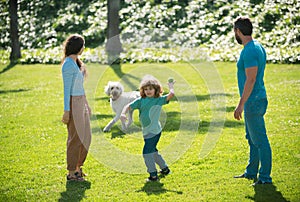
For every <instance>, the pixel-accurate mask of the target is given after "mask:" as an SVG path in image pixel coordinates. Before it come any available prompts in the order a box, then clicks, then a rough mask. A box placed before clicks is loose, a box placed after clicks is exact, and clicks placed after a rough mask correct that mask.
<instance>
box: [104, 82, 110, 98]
mask: <svg viewBox="0 0 300 202" xmlns="http://www.w3.org/2000/svg"><path fill="white" fill-rule="evenodd" d="M110 84H111V81H109V82H108V83H107V85H106V86H105V87H104V92H105V93H106V95H110V86H111V85H110Z"/></svg>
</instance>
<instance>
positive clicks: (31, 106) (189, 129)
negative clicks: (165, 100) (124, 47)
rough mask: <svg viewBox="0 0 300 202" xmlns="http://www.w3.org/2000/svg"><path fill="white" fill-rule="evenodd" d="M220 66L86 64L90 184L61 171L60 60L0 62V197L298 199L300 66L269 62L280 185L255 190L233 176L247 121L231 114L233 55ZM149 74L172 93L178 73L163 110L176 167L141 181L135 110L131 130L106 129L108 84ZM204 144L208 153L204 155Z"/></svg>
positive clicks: (270, 122) (165, 143)
mask: <svg viewBox="0 0 300 202" xmlns="http://www.w3.org/2000/svg"><path fill="white" fill-rule="evenodd" d="M215 65H216V68H214V66H212V65H210V64H206V63H198V64H186V63H179V64H171V63H167V64H126V65H122V67H121V68H119V69H118V67H115V71H113V70H112V69H111V68H109V67H107V66H104V65H98V64H89V65H88V67H89V77H88V79H87V83H86V91H87V95H88V98H89V101H90V104H91V106H92V108H93V117H92V121H91V122H92V130H93V140H92V146H91V152H90V154H89V155H88V158H87V161H86V164H85V166H84V169H85V171H86V172H87V173H88V174H89V176H88V177H87V180H88V181H87V182H84V183H76V182H75V183H66V179H65V175H66V173H67V171H66V160H65V158H66V156H65V153H66V138H67V132H66V128H65V126H64V125H63V124H62V123H61V122H60V119H61V116H62V113H63V92H62V88H63V86H62V79H61V72H60V66H59V65H16V66H8V67H7V66H4V65H2V66H0V72H1V70H4V71H2V72H1V73H0V100H1V108H0V145H1V146H0V159H1V163H0V166H1V171H0V174H1V176H2V179H1V180H0V201H57V200H59V201H80V200H83V201H222V202H223V201H299V200H300V183H299V182H300V175H299V166H300V147H299V145H300V137H299V135H300V132H299V124H300V120H299V119H300V107H299V95H300V77H299V75H300V65H275V64H270V65H268V66H267V70H266V75H265V83H266V88H267V93H268V97H269V108H268V111H267V114H266V117H265V118H266V126H267V130H268V136H269V139H270V143H271V146H272V151H273V169H272V177H273V182H274V184H273V185H270V186H269V185H267V186H259V187H257V188H253V187H251V186H249V185H250V184H251V183H252V182H251V181H247V180H236V179H233V176H234V175H236V174H241V173H242V172H243V171H244V169H245V166H246V164H247V160H248V145H247V141H246V140H245V135H244V125H243V121H240V122H238V121H235V120H234V119H233V110H234V108H235V106H236V104H237V102H238V95H237V92H238V91H237V82H236V78H235V75H236V68H235V64H234V63H216V64H215ZM209 67H211V69H212V70H214V71H211V69H209ZM199 68H200V69H199ZM146 73H151V74H153V75H155V76H157V77H158V78H159V79H160V80H161V82H162V84H163V85H164V87H165V90H166V91H167V88H166V82H167V78H168V77H169V76H170V75H171V76H173V77H174V78H175V79H176V80H177V83H176V85H175V89H176V96H177V97H176V98H175V99H173V100H172V101H171V102H170V104H169V105H166V106H164V108H163V109H164V112H163V115H162V117H165V118H164V119H163V120H162V121H163V123H164V129H163V134H162V138H161V140H160V142H159V145H158V147H159V149H160V150H161V152H162V154H163V155H164V157H165V158H166V159H167V162H168V163H169V166H170V168H171V170H172V174H171V175H170V176H167V177H165V178H162V179H161V180H160V182H159V183H152V184H145V179H146V178H147V177H148V175H147V173H146V168H145V166H144V164H143V161H142V157H141V155H140V154H141V150H142V147H143V140H142V137H141V132H140V129H139V123H138V118H137V116H138V114H137V112H135V114H134V116H135V122H134V123H135V124H134V125H135V126H134V127H132V128H131V133H130V134H124V133H123V132H122V131H120V129H119V127H118V125H115V126H114V127H113V128H112V131H111V132H110V133H105V134H104V133H102V132H101V130H100V129H103V127H104V126H105V125H106V123H108V122H109V121H110V119H111V118H112V117H113V113H112V111H111V109H110V106H109V102H108V97H107V96H106V95H105V94H104V92H103V89H104V86H105V85H106V83H107V82H108V81H109V80H121V82H122V83H123V84H124V85H125V89H126V91H129V90H135V89H136V88H137V87H138V83H139V81H140V78H141V76H142V75H143V74H146ZM218 76H220V77H221V80H218V78H217V77H218ZM216 79H217V80H216ZM220 81H221V82H220ZM215 87H217V88H215ZM211 95H212V96H211ZM195 99H196V101H195ZM211 100H213V102H211ZM225 107H226V108H225ZM180 124H181V125H180ZM198 124H199V125H198ZM223 124H224V127H223ZM198 126H199V127H198ZM212 126H214V127H212ZM203 143H205V144H203ZM214 143H216V144H214ZM209 144H211V145H209ZM203 147H206V149H207V150H205V151H207V152H206V153H205V152H204V154H205V158H200V157H202V156H200V157H199V155H200V153H201V152H203V150H202V148H203Z"/></svg>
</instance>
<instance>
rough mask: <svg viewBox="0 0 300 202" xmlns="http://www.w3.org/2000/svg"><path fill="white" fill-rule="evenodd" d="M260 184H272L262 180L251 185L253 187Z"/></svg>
mask: <svg viewBox="0 0 300 202" xmlns="http://www.w3.org/2000/svg"><path fill="white" fill-rule="evenodd" d="M260 184H272V182H264V181H262V180H257V181H256V182H255V183H253V184H252V186H253V187H255V186H256V185H260Z"/></svg>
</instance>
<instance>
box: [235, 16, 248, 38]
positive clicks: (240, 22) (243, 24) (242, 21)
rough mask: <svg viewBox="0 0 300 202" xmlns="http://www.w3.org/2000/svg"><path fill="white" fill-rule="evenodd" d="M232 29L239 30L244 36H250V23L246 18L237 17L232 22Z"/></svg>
mask: <svg viewBox="0 0 300 202" xmlns="http://www.w3.org/2000/svg"><path fill="white" fill-rule="evenodd" d="M234 29H239V30H240V31H241V32H242V34H243V35H245V36H251V35H252V30H253V26H252V22H251V20H250V19H249V18H247V17H239V18H237V19H236V21H235V22H234Z"/></svg>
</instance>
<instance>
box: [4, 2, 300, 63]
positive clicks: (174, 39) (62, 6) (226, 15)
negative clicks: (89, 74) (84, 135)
mask: <svg viewBox="0 0 300 202" xmlns="http://www.w3.org/2000/svg"><path fill="white" fill-rule="evenodd" d="M121 2H122V4H121V5H122V8H121V10H120V18H121V24H120V29H121V30H122V32H121V39H122V43H123V45H124V46H125V47H126V49H125V50H126V51H127V52H125V53H123V54H122V55H123V58H121V59H122V60H123V61H130V62H136V61H155V62H159V61H160V60H161V61H163V62H165V61H174V60H172V58H174V57H176V58H177V57H178V55H177V53H176V52H175V51H174V50H177V49H181V48H184V49H186V48H195V47H196V48H199V47H200V48H201V49H202V50H204V49H205V50H206V51H207V54H208V55H209V56H210V57H211V59H212V60H220V61H235V60H236V57H237V55H238V52H239V51H240V49H241V47H240V46H238V45H237V44H236V43H235V40H234V34H233V32H232V23H233V21H234V20H235V19H236V17H238V16H249V17H250V18H251V19H252V21H253V23H254V28H255V29H254V37H255V38H256V39H257V40H259V41H260V42H261V43H262V44H263V45H264V46H265V48H266V50H267V53H268V56H269V57H268V61H269V62H274V63H299V61H300V48H299V47H300V13H299V12H298V11H299V10H300V3H299V1H297V0H284V1H283V0H246V1H245V0H238V1H223V0H214V1H207V0H193V1H181V0H174V1H168V0H162V1H148V0H141V1H138V0H122V1H121ZM19 5H20V8H19V10H20V12H19V17H20V18H19V24H20V41H21V45H22V48H23V52H24V51H25V55H26V56H27V55H28V54H29V55H31V57H32V58H33V59H32V60H34V61H35V62H39V61H43V60H44V56H43V55H33V53H34V52H40V51H34V52H32V51H28V53H26V50H32V49H46V50H48V49H53V48H54V47H58V46H60V45H61V44H62V42H63V41H64V39H65V38H66V36H67V35H69V34H70V33H79V34H82V35H83V36H84V37H85V39H86V45H87V47H89V48H97V47H99V46H100V49H104V43H105V37H106V36H105V32H106V17H107V16H106V15H107V14H106V13H107V8H106V2H105V1H104V0H102V1H95V0H92V1H87V0H84V1H79V0H77V1H70V0H68V1H57V0H46V1H40V0H22V1H20V2H19ZM0 7H1V8H0V9H1V18H2V19H4V20H3V21H1V22H0V27H1V30H0V38H1V39H0V44H1V47H2V49H7V48H8V47H9V41H10V39H9V32H8V29H9V27H8V25H9V18H8V12H7V2H6V1H1V6H0ZM245 8H247V9H245ZM149 49H152V50H153V51H154V50H155V49H156V52H157V53H153V54H148V51H149ZM161 49H163V50H162V51H161ZM165 49H171V50H169V51H168V52H169V53H170V57H168V58H163V59H160V60H159V59H158V58H156V57H157V56H159V55H164V52H165ZM140 51H142V52H144V53H141V54H131V53H132V52H136V53H140ZM50 52H51V51H50ZM92 52H93V51H92ZM96 52H97V51H96ZM192 53H193V51H191V53H190V54H192ZM138 55H144V56H145V55H147V57H146V56H145V58H141V57H135V56H138ZM150 55H154V57H153V58H148V56H149V57H151V56H150ZM88 57H89V58H95V57H96V55H89V56H88ZM6 59H7V58H6ZM24 60H25V61H28V60H27V59H23V61H24ZM59 60H60V59H59V58H58V57H56V58H55V59H53V61H59ZM176 60H183V58H177V59H176ZM97 61H98V62H101V63H105V61H106V60H105V57H100V58H98V60H97Z"/></svg>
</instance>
